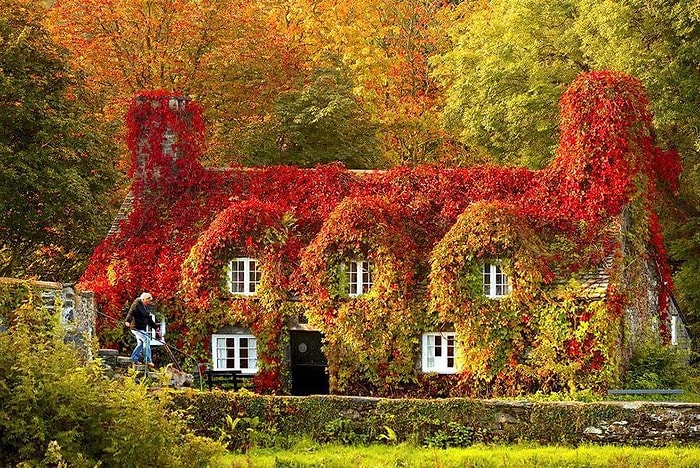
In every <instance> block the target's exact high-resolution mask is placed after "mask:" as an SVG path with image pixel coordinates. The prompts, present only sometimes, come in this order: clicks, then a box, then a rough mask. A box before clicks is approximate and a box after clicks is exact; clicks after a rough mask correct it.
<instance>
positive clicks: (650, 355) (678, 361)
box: [626, 340, 698, 389]
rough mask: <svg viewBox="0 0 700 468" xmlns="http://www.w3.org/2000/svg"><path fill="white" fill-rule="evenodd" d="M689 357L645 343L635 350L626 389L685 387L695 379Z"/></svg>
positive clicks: (653, 342)
mask: <svg viewBox="0 0 700 468" xmlns="http://www.w3.org/2000/svg"><path fill="white" fill-rule="evenodd" d="M687 359H688V356H687V354H686V353H683V352H681V351H679V350H677V349H674V348H670V347H668V346H663V345H661V344H659V343H657V342H656V341H653V340H647V341H646V342H644V343H642V344H640V345H638V346H636V347H635V349H634V352H633V354H632V358H631V359H630V363H629V369H628V372H627V381H626V388H642V389H659V388H666V389H668V388H687V387H688V384H690V383H691V382H692V381H693V377H694V378H695V380H697V378H698V372H697V370H696V369H694V368H693V367H691V366H690V365H689V364H688V361H687Z"/></svg>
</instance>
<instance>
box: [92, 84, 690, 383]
mask: <svg viewBox="0 0 700 468" xmlns="http://www.w3.org/2000/svg"><path fill="white" fill-rule="evenodd" d="M560 106H561V139H560V144H559V148H558V151H557V155H556V158H555V160H554V161H553V163H552V164H551V165H550V167H548V168H546V169H543V170H540V171H532V170H528V169H523V168H506V167H492V166H478V167H470V168H454V167H434V166H417V167H411V168H409V167H397V168H394V169H391V170H387V171H369V172H366V171H365V172H358V171H350V170H346V169H345V168H344V167H342V166H341V165H328V166H320V167H317V168H314V169H300V168H295V167H288V166H277V167H265V168H243V167H230V168H227V169H209V168H204V167H202V166H201V164H200V162H199V160H200V155H201V153H202V151H203V145H204V143H203V142H204V139H203V134H204V126H203V123H202V109H201V107H200V106H199V105H198V104H197V103H195V102H192V101H189V100H187V99H184V98H182V97H179V96H177V95H174V94H172V93H169V92H164V91H155V92H148V93H143V94H141V95H140V96H139V97H137V98H136V99H135V100H134V101H133V103H132V105H131V108H130V109H129V113H128V123H129V130H130V131H129V136H128V143H129V147H130V149H131V151H132V154H133V158H132V163H133V166H132V174H133V185H132V187H131V194H132V196H133V199H130V200H132V201H131V203H130V204H127V205H125V208H126V211H125V215H126V216H125V217H124V219H123V220H122V221H121V222H120V224H119V225H118V229H115V230H114V231H113V232H112V233H111V234H110V235H109V236H108V237H107V238H106V239H105V240H104V241H103V242H102V243H101V244H100V245H99V246H98V247H97V249H96V250H95V252H94V253H93V255H92V257H91V259H90V262H89V265H88V267H87V269H86V271H85V273H84V275H83V277H82V280H81V286H82V287H83V288H87V289H91V290H93V291H94V292H95V294H96V297H97V300H98V303H99V306H100V308H101V311H102V312H103V313H105V314H107V315H109V316H111V317H114V318H115V319H119V318H120V316H121V314H122V310H123V308H124V306H125V305H126V304H128V303H129V302H130V301H131V300H132V299H133V298H134V297H136V296H137V295H138V294H139V293H140V292H141V291H144V290H147V291H149V292H151V293H152V294H153V295H154V296H155V297H156V298H157V301H158V304H159V313H160V314H162V315H165V316H166V317H167V320H168V323H169V333H170V336H171V337H172V336H173V335H174V336H176V337H177V340H178V342H179V344H180V345H181V346H185V347H187V349H188V350H190V351H192V352H194V353H198V355H199V356H200V357H202V358H206V359H207V360H209V361H210V365H211V366H212V367H213V368H215V369H234V370H239V371H241V372H244V373H246V372H249V373H254V374H255V377H254V382H255V385H256V388H257V390H259V391H262V392H271V393H276V392H282V393H285V392H287V393H288V392H292V393H309V392H322V391H328V390H330V391H331V392H335V393H349V394H366V395H394V396H396V395H402V396H405V395H413V396H446V395H473V396H489V395H497V394H500V395H517V394H521V393H525V392H533V391H538V390H540V391H561V390H571V389H583V388H587V389H592V390H594V391H601V390H603V389H605V388H608V387H610V386H615V385H618V384H619V382H620V380H621V378H622V374H623V372H624V369H625V365H626V363H627V360H628V358H629V355H630V353H631V351H632V348H633V346H634V345H635V343H638V342H639V341H640V340H643V339H646V338H649V339H655V338H661V339H663V340H665V341H666V342H668V341H669V340H670V339H671V332H672V331H675V330H670V325H671V324H672V323H673V324H674V326H675V323H676V322H675V321H674V322H672V321H671V319H670V315H669V298H670V294H671V292H672V283H671V276H670V269H669V267H668V262H667V258H666V252H665V249H664V245H663V239H662V235H661V230H660V227H659V222H658V219H657V216H656V213H655V211H654V208H655V206H654V203H655V200H657V199H658V198H659V195H660V193H661V192H662V191H669V190H670V191H675V190H676V189H677V181H678V175H679V172H680V164H679V159H678V155H677V154H676V153H675V152H674V151H663V150H661V149H659V148H658V147H656V146H655V145H654V139H653V138H654V136H653V127H652V123H651V122H652V119H651V115H650V113H649V111H648V109H647V107H648V106H647V99H646V96H645V93H644V89H643V87H642V85H641V84H640V83H639V81H638V80H636V79H634V78H632V77H629V76H626V75H623V74H620V73H615V72H609V71H601V72H591V73H587V74H584V75H581V76H579V77H578V78H577V79H576V80H575V81H574V82H573V83H572V84H571V86H570V87H569V89H568V90H567V91H566V93H565V94H564V96H563V97H562V99H561V104H560ZM109 326H110V324H109V323H107V322H105V323H104V324H102V327H103V328H102V336H103V337H104V340H106V341H109V339H110V337H111V336H114V335H113V334H110V333H111V332H110V330H109ZM172 339H173V338H171V340H172ZM324 379H325V380H324Z"/></svg>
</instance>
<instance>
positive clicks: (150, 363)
mask: <svg viewBox="0 0 700 468" xmlns="http://www.w3.org/2000/svg"><path fill="white" fill-rule="evenodd" d="M146 365H147V366H148V367H150V368H153V367H156V365H155V364H153V363H152V362H149V363H148V364H146Z"/></svg>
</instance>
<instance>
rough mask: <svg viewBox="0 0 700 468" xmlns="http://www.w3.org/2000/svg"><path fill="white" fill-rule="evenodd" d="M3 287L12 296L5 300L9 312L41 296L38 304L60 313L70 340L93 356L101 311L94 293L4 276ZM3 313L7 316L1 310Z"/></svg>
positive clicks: (0, 283)
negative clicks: (93, 341) (96, 324)
mask: <svg viewBox="0 0 700 468" xmlns="http://www.w3.org/2000/svg"><path fill="white" fill-rule="evenodd" d="M0 286H1V287H2V288H0V289H2V291H3V293H4V294H5V295H7V296H8V297H6V298H5V300H4V301H3V304H4V306H5V307H6V308H8V311H9V309H12V308H13V307H16V306H17V305H19V304H20V303H22V302H23V301H26V300H29V298H30V297H32V296H33V297H36V298H37V299H38V298H41V301H40V303H38V304H37V305H39V306H43V307H45V308H46V309H47V310H49V311H57V312H58V313H60V318H61V325H62V326H63V327H64V328H65V330H66V339H67V340H68V341H69V342H71V343H74V344H75V345H76V346H77V347H78V348H80V349H82V350H83V351H84V352H85V354H86V356H87V357H89V358H90V357H92V352H91V346H92V343H91V340H92V338H93V337H94V336H95V317H96V310H97V307H96V304H95V296H94V293H93V292H91V291H79V290H76V289H75V288H74V286H73V285H72V284H65V283H55V282H50V281H33V280H23V279H18V278H4V277H0ZM0 315H4V313H3V311H1V310H0ZM0 325H1V323H0ZM0 330H2V327H0Z"/></svg>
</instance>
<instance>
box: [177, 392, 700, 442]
mask: <svg viewBox="0 0 700 468" xmlns="http://www.w3.org/2000/svg"><path fill="white" fill-rule="evenodd" d="M173 405H174V406H175V407H176V408H177V409H179V410H181V411H183V412H184V413H185V420H187V421H189V424H190V425H191V426H192V428H193V429H194V430H195V432H197V433H199V434H202V435H209V436H214V437H215V436H217V435H220V433H221V432H220V431H219V429H222V430H224V431H225V430H226V416H227V415H229V416H230V417H231V418H233V419H236V418H238V419H239V420H241V421H246V420H252V419H254V418H257V421H258V423H257V424H256V427H255V430H256V431H258V432H260V433H269V434H275V435H276V436H282V437H284V436H298V435H301V434H305V435H309V436H311V437H313V438H314V439H317V440H321V441H336V442H347V441H349V440H350V441H357V442H362V443H366V442H378V441H381V440H382V439H385V438H386V434H387V432H388V431H387V429H386V428H390V429H391V431H393V432H394V433H395V434H396V435H397V438H398V440H399V441H403V440H410V441H414V442H417V443H419V444H426V443H430V442H431V441H435V440H441V441H447V443H446V444H445V445H469V444H472V443H498V442H507V443H512V442H538V443H543V444H560V443H567V444H580V443H596V444H625V445H647V446H660V445H668V444H671V443H684V444H685V443H697V442H700V404H688V403H672V402H596V403H580V402H522V401H518V402H510V401H492V400H468V399H440V400H411V399H402V400H390V399H376V398H354V397H341V396H310V397H274V396H258V395H250V394H248V395H242V394H238V393H235V392H221V391H213V392H198V391H193V390H185V391H181V392H178V393H175V394H174V398H173ZM239 427H240V428H241V430H243V431H244V430H245V427H246V426H245V424H244V423H241V424H240V425H239ZM450 441H452V442H453V443H450Z"/></svg>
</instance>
